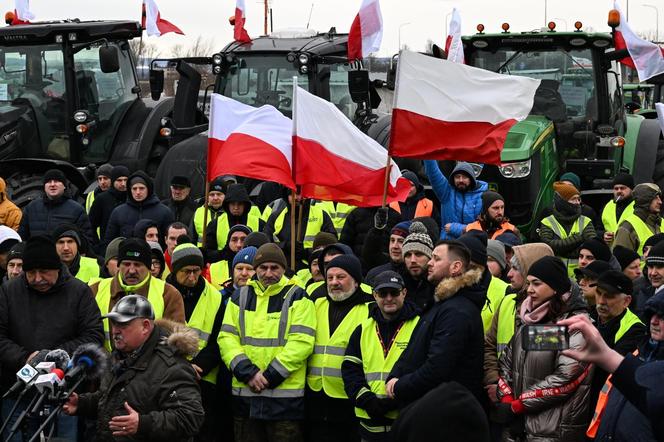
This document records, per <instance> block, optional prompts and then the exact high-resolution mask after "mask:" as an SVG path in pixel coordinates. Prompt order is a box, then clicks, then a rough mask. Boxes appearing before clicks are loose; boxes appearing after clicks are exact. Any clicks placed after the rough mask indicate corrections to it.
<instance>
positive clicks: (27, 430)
mask: <svg viewBox="0 0 664 442" xmlns="http://www.w3.org/2000/svg"><path fill="white" fill-rule="evenodd" d="M28 403H29V400H26V399H25V398H24V399H23V400H22V401H21V402H20V403H19V405H18V407H16V410H15V411H14V413H13V414H12V416H11V419H10V421H9V424H8V425H7V426H6V427H5V431H4V432H3V433H2V436H1V437H2V440H3V441H4V440H5V439H6V438H7V436H9V432H10V431H11V428H12V426H13V425H14V423H15V422H16V421H17V420H18V417H19V416H20V415H21V413H22V412H23V411H24V410H25V409H26V408H27V406H28ZM14 404H16V401H15V400H13V399H3V401H2V422H3V423H4V421H5V419H7V417H8V416H9V412H10V411H11V409H12V407H14ZM42 409H43V410H49V411H50V410H53V409H55V406H54V405H52V404H47V405H45V406H44V407H43V408H42ZM46 418H48V414H44V415H42V416H37V415H30V414H29V415H27V416H26V418H25V420H24V421H23V423H22V424H21V427H20V428H19V429H18V430H17V431H16V433H14V435H13V436H12V438H11V442H28V441H29V440H30V439H31V438H32V436H33V435H34V434H35V431H37V429H38V428H39V426H40V425H41V424H42V423H43V422H44V421H45V420H46ZM52 422H55V431H54V432H53V436H54V437H58V438H63V439H66V440H68V441H72V442H76V434H77V423H78V418H77V417H76V416H67V415H66V414H64V413H63V412H61V413H60V414H59V415H58V417H56V418H55V419H54V420H53V421H52ZM50 430H51V426H50V425H49V426H47V427H46V429H45V430H44V434H45V435H46V436H48V434H49V433H50ZM38 440H39V439H38Z"/></svg>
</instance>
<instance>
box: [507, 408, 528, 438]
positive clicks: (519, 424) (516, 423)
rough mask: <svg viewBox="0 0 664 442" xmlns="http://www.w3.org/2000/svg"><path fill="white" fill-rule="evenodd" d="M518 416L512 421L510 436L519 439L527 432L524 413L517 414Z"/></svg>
mask: <svg viewBox="0 0 664 442" xmlns="http://www.w3.org/2000/svg"><path fill="white" fill-rule="evenodd" d="M515 416H516V418H515V419H514V420H513V421H512V422H511V423H510V426H509V431H510V436H512V437H513V438H514V439H519V438H520V437H521V436H522V435H523V434H524V433H525V432H526V420H525V419H524V417H523V415H522V414H518V415H515Z"/></svg>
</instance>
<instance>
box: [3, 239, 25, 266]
mask: <svg viewBox="0 0 664 442" xmlns="http://www.w3.org/2000/svg"><path fill="white" fill-rule="evenodd" d="M24 253H25V243H24V242H19V243H16V244H14V247H12V248H11V249H10V250H9V253H8V254H7V263H9V261H11V260H12V259H23V254H24Z"/></svg>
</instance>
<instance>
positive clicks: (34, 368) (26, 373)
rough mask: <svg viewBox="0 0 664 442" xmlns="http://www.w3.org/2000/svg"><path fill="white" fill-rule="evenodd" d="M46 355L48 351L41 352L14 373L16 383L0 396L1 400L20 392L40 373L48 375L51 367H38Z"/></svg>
mask: <svg viewBox="0 0 664 442" xmlns="http://www.w3.org/2000/svg"><path fill="white" fill-rule="evenodd" d="M48 353H49V351H48V350H41V351H40V352H39V353H37V354H36V355H35V356H34V357H33V358H32V359H31V360H30V362H29V363H27V364H25V365H24V366H23V367H21V369H20V370H19V371H17V372H16V382H15V383H14V385H12V386H11V387H10V388H9V390H7V392H6V393H5V394H4V395H3V396H2V399H5V398H6V397H7V396H11V395H14V394H16V393H19V392H21V391H22V390H23V388H24V387H25V386H26V385H27V384H29V383H30V381H32V380H33V379H35V378H36V377H37V376H38V375H39V372H40V371H41V372H42V373H48V371H49V370H50V369H51V367H46V366H44V365H40V364H42V363H43V361H44V359H45V357H46V355H47V354H48Z"/></svg>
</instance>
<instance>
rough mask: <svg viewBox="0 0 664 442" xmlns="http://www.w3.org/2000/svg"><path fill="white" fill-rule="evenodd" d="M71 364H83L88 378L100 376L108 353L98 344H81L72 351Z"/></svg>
mask: <svg viewBox="0 0 664 442" xmlns="http://www.w3.org/2000/svg"><path fill="white" fill-rule="evenodd" d="M90 362H92V364H91V363H90ZM72 364H73V365H74V366H77V365H81V364H83V365H85V366H86V369H85V371H86V374H87V377H88V379H96V378H100V377H101V376H102V375H103V374H104V373H105V372H106V369H107V366H108V353H107V352H106V350H104V348H103V347H101V346H100V345H97V344H92V343H89V344H83V345H81V346H79V347H78V348H77V349H76V351H75V352H74V355H73V357H72Z"/></svg>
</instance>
